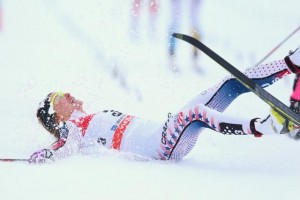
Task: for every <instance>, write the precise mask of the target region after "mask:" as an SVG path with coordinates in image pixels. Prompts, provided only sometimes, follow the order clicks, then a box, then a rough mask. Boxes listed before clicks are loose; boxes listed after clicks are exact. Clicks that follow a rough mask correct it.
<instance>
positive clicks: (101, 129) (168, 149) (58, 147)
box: [50, 60, 291, 160]
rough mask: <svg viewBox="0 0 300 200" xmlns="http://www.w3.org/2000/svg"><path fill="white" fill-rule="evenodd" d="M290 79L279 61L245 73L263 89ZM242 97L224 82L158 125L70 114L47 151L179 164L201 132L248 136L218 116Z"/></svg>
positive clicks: (233, 120)
mask: <svg viewBox="0 0 300 200" xmlns="http://www.w3.org/2000/svg"><path fill="white" fill-rule="evenodd" d="M290 73H291V71H290V70H289V69H288V67H287V65H286V63H285V62H284V60H280V61H274V62H272V63H269V64H264V65H260V66H257V67H253V68H250V69H248V70H246V72H245V74H246V75H247V76H248V77H249V78H251V79H252V80H254V81H255V82H256V83H257V84H259V85H261V86H262V87H266V86H268V85H271V84H273V83H274V82H276V81H277V80H278V79H281V78H282V77H284V76H285V75H287V74H290ZM245 92H249V89H248V88H246V87H245V86H243V85H242V84H241V83H239V82H238V81H237V80H236V79H235V78H234V77H232V76H227V77H225V78H224V79H223V80H222V81H221V82H220V83H219V84H217V85H216V86H214V87H212V88H210V89H208V90H206V91H204V92H202V93H201V94H199V95H198V96H196V97H195V98H194V99H192V100H191V101H190V102H189V103H187V104H186V105H185V106H184V107H183V108H181V109H180V110H179V111H178V112H177V113H176V114H174V115H170V116H169V117H168V119H167V120H166V121H165V122H161V123H159V122H153V121H150V120H144V119H141V118H139V117H135V116H132V115H127V114H124V113H121V112H118V111H115V110H104V111H103V112H99V113H95V114H91V115H87V114H84V113H80V112H78V111H75V112H74V113H73V114H72V116H71V118H70V119H69V120H68V121H67V122H66V123H65V129H64V131H62V133H61V138H60V139H59V140H58V141H57V142H55V143H54V144H53V145H51V147H50V151H51V152H52V153H53V157H54V158H62V157H65V156H68V155H71V154H74V153H76V152H80V151H84V149H86V148H95V149H97V148H101V147H106V148H109V149H115V150H118V151H122V152H130V153H132V154H136V155H140V156H143V157H146V158H152V159H159V160H169V159H182V158H183V157H184V156H185V155H187V154H188V152H190V150H191V149H192V148H193V147H194V145H195V143H196V141H197V138H198V136H199V134H200V132H201V131H202V130H203V129H204V128H210V129H212V130H215V131H217V132H220V133H223V134H234V135H248V134H253V133H252V131H251V127H250V121H251V119H240V118H237V117H229V116H227V115H224V114H223V113H222V112H223V111H224V110H225V109H226V108H227V107H228V106H229V105H230V103H231V102H232V101H233V100H234V99H235V98H236V97H238V96H239V95H240V94H243V93H245Z"/></svg>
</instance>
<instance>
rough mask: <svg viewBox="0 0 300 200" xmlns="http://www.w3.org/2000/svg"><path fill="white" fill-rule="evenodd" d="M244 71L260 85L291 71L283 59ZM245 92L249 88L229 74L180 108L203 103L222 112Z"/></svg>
mask: <svg viewBox="0 0 300 200" xmlns="http://www.w3.org/2000/svg"><path fill="white" fill-rule="evenodd" d="M244 73H245V75H246V76H248V77H249V78H250V79H252V80H253V81H254V82H255V83H256V84H258V85H260V86H261V87H267V86H269V85H272V84H273V83H275V82H277V81H278V80H279V79H281V78H283V77H284V76H286V75H287V74H290V73H291V71H290V70H289V68H288V66H287V64H286V63H285V61H284V60H279V61H273V62H270V63H268V64H262V65H259V66H256V67H252V68H249V69H247V70H246V71H245V72H244ZM246 92H249V89H248V88H246V87H245V86H244V85H243V84H241V83H240V82H239V81H238V80H237V79H235V78H234V77H233V76H232V75H229V76H226V77H225V78H224V79H223V80H222V81H221V82H220V83H219V84H217V85H215V86H214V87H212V88H210V89H208V90H205V91H203V92H202V93H200V94H199V95H197V96H196V97H195V98H194V99H192V100H191V101H190V102H188V103H187V104H186V105H185V106H184V107H183V108H181V109H180V110H184V109H186V108H189V107H192V106H193V105H197V104H204V105H206V106H208V107H210V108H212V109H215V110H217V111H219V112H223V111H224V110H225V109H226V108H227V107H228V106H229V105H230V104H231V103H232V102H233V100H234V99H235V98H237V97H238V96H239V95H241V94H243V93H246Z"/></svg>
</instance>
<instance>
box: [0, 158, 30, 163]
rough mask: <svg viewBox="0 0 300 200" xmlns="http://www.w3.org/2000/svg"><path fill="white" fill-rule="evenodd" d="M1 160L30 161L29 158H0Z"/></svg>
mask: <svg viewBox="0 0 300 200" xmlns="http://www.w3.org/2000/svg"><path fill="white" fill-rule="evenodd" d="M0 162H28V159H18V158H0Z"/></svg>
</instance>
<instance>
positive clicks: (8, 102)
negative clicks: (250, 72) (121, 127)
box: [0, 0, 300, 200]
mask: <svg viewBox="0 0 300 200" xmlns="http://www.w3.org/2000/svg"><path fill="white" fill-rule="evenodd" d="M130 2H131V1H96V0H89V1H79V0H60V1H58V0H52V1H46V0H27V1H17V0H10V1H5V0H3V1H1V3H2V4H1V3H0V5H2V7H3V8H2V11H3V20H2V22H3V23H2V29H1V30H0V66H1V71H2V73H1V75H2V76H1V79H0V85H1V86H0V87H1V95H0V100H1V104H0V111H1V113H2V115H1V117H0V121H1V130H0V134H1V140H0V157H1V158H27V157H28V156H29V155H30V154H31V153H32V152H34V151H36V150H37V149H40V148H44V147H47V146H48V145H49V144H51V143H52V142H53V138H51V136H49V134H47V133H46V131H45V130H44V129H43V128H42V127H41V126H40V125H39V124H38V122H37V120H36V118H35V111H36V108H37V106H38V102H39V101H40V100H41V99H43V98H44V96H45V95H47V94H48V93H49V92H51V91H65V92H66V91H68V92H71V93H72V94H73V95H74V96H75V97H78V98H80V99H82V100H83V101H84V102H85V109H86V110H87V111H88V112H95V111H99V110H103V109H107V108H109V109H115V110H121V111H123V112H124V113H129V114H133V115H137V116H140V117H143V118H149V119H157V120H165V119H166V117H167V113H168V112H175V111H176V110H177V109H178V108H180V107H181V106H182V105H184V104H185V103H186V102H187V101H188V100H190V99H191V98H193V97H194V96H196V95H197V94H198V93H199V92H201V91H203V90H204V89H206V88H208V87H211V86H213V85H214V84H216V83H218V81H219V80H220V79H221V78H222V77H223V76H225V75H227V72H226V71H225V70H223V69H221V68H220V67H219V66H218V65H217V64H216V63H214V62H213V61H211V60H210V59H209V58H208V57H206V56H205V55H203V54H201V59H200V60H199V66H200V67H201V72H200V73H198V72H196V71H195V70H194V69H193V64H192V63H193V62H192V60H191V55H190V53H191V48H190V46H189V45H188V44H186V43H184V42H181V41H178V55H180V56H178V57H177V58H176V63H177V64H178V67H179V69H180V73H172V72H171V70H170V69H169V62H168V58H167V54H166V53H167V44H168V35H167V30H168V23H169V16H170V13H169V10H168V9H169V2H168V1H161V2H160V8H159V13H158V17H157V20H158V21H157V32H156V35H155V36H153V37H152V36H150V35H149V34H148V31H147V26H148V25H147V23H148V12H147V11H148V10H147V8H146V5H143V10H142V11H143V12H142V16H141V21H140V27H139V29H138V30H139V37H138V39H137V40H135V39H133V38H132V37H130V16H129V15H130ZM297 3H298V1H297V0H286V1H284V2H283V1H279V0H273V1H271V0H265V1H263V2H261V1H258V0H253V1H245V0H241V1H238V2H237V1H234V0H227V1H217V0H210V1H204V2H203V6H202V8H201V10H200V15H199V17H201V20H200V21H201V23H202V24H201V27H202V31H203V34H204V35H203V42H204V43H205V44H206V45H207V46H209V47H210V48H212V49H213V50H215V51H216V52H217V53H219V54H220V55H221V56H223V57H224V58H225V59H226V60H228V61H229V62H230V63H231V64H233V65H234V66H236V67H237V68H238V69H240V70H245V69H246V68H247V67H250V66H253V65H255V64H256V63H257V62H258V61H259V60H260V59H261V58H263V57H264V56H265V55H266V54H267V53H268V52H270V51H271V50H272V49H273V48H274V47H275V46H276V45H277V44H278V43H279V42H281V41H282V40H283V39H284V38H285V37H287V35H289V34H290V33H291V32H292V31H293V30H295V29H296V28H297V27H298V26H299V24H300V20H299V14H298V12H299V11H298V8H299V4H297ZM187 9H188V6H186V4H184V6H183V12H182V14H183V16H182V26H181V32H182V33H186V34H190V33H189V27H188V21H189V15H188V10H187ZM299 36H300V33H299V32H298V33H296V34H295V35H294V36H293V37H292V38H290V39H289V40H288V41H287V42H285V43H284V45H282V46H281V47H280V48H279V49H278V50H277V51H276V52H275V53H274V54H272V56H270V57H269V58H268V60H267V61H270V60H278V59H282V58H283V57H284V56H285V55H287V52H288V51H289V50H291V49H295V48H296V47H297V46H298V45H299V43H298V42H299V40H297V39H299ZM267 61H266V62H267ZM292 81H293V75H291V76H289V77H287V78H285V79H284V80H283V81H280V82H278V83H276V84H275V85H273V86H271V87H270V88H268V91H270V92H271V93H272V94H274V95H275V96H276V97H278V98H279V99H280V100H282V101H283V102H285V103H288V98H289V95H290V92H291V87H292ZM124 85H125V86H124ZM268 109H269V107H268V106H267V105H266V104H265V103H263V102H262V101H261V100H260V99H259V98H257V97H256V96H254V95H253V94H245V95H243V96H241V97H239V98H238V99H237V100H236V101H235V102H234V103H233V104H232V105H231V106H230V107H229V109H228V110H226V113H228V114H232V115H235V116H240V117H258V116H260V117H263V116H265V115H266V114H267V112H268ZM102 151H103V152H101V156H97V157H96V156H88V155H85V156H79V155H78V156H73V157H70V158H67V159H65V160H61V161H58V162H56V163H55V164H51V165H27V164H24V163H16V162H14V163H0V199H6V200H10V199H30V200H34V199H66V198H67V199H73V200H77V199H90V200H93V199H124V200H125V199H151V200H153V199H223V200H224V199H230V200H234V199H273V200H276V199H297V198H299V196H300V192H299V189H298V188H299V184H300V179H299V178H300V172H299V169H298V167H299V164H300V156H299V153H300V143H299V141H294V140H292V139H290V138H289V137H287V136H284V135H278V136H265V137H262V138H260V139H257V138H254V137H250V136H249V137H248V136H246V137H239V136H224V135H222V134H218V133H215V132H212V131H209V130H206V131H204V132H203V133H202V134H201V135H200V136H199V139H198V142H197V144H196V147H195V148H194V149H193V150H192V152H191V153H190V154H189V155H188V156H187V157H186V158H185V159H184V160H182V161H180V162H161V161H149V160H140V159H139V158H136V157H134V156H132V155H126V154H122V153H116V152H111V151H107V150H102Z"/></svg>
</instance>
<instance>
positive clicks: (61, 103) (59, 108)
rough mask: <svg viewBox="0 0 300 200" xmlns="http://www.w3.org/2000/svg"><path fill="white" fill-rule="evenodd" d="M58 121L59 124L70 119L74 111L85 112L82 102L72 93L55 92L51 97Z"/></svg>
mask: <svg viewBox="0 0 300 200" xmlns="http://www.w3.org/2000/svg"><path fill="white" fill-rule="evenodd" d="M50 102H51V103H52V104H53V105H52V106H53V110H54V111H55V113H56V120H57V121H58V123H59V122H61V121H67V120H68V119H70V117H71V114H72V113H73V111H74V110H78V111H81V112H83V109H82V104H83V103H82V101H80V100H78V99H75V98H74V97H73V96H72V95H71V94H70V93H58V92H53V93H52V94H51V96H50Z"/></svg>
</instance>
